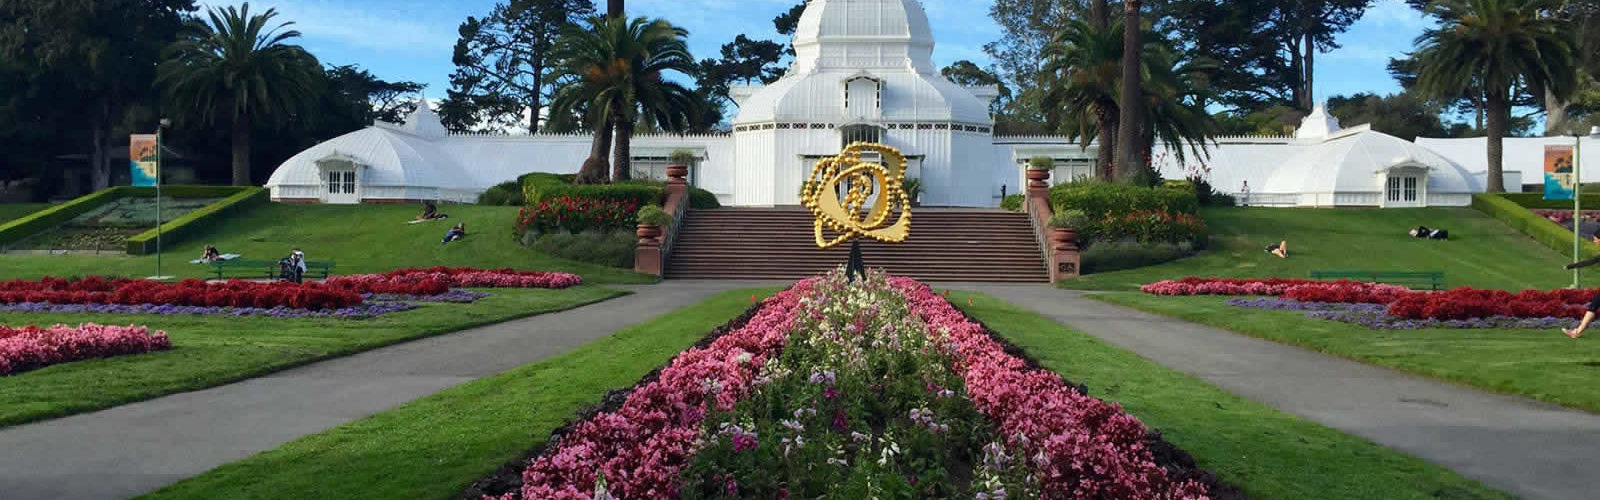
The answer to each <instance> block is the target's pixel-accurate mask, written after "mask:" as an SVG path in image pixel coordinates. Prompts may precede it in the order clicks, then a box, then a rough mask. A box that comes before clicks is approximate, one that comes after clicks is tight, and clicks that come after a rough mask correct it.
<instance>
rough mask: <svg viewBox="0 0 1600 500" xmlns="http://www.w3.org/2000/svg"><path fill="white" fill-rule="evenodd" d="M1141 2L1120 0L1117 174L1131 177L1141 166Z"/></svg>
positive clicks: (1138, 0)
mask: <svg viewBox="0 0 1600 500" xmlns="http://www.w3.org/2000/svg"><path fill="white" fill-rule="evenodd" d="M1142 3H1143V2H1141V1H1140V0H1123V2H1122V17H1123V21H1122V26H1123V29H1122V99H1121V100H1120V102H1118V103H1117V104H1118V105H1119V106H1120V107H1121V108H1122V118H1121V120H1120V123H1118V124H1117V125H1118V127H1117V159H1116V169H1117V175H1118V176H1119V177H1121V178H1122V179H1132V177H1133V176H1134V175H1136V174H1137V173H1138V172H1139V171H1140V170H1141V169H1140V168H1139V167H1138V165H1137V163H1138V162H1139V161H1140V156H1141V155H1140V154H1139V142H1140V141H1139V133H1140V130H1141V129H1142V127H1141V125H1140V123H1141V120H1140V119H1141V118H1142V117H1143V115H1144V110H1143V109H1140V108H1141V106H1140V105H1141V104H1143V102H1141V99H1142V98H1143V96H1144V85H1143V83H1144V78H1143V74H1142V73H1141V71H1140V69H1141V65H1142V63H1141V61H1140V59H1141V56H1142V55H1143V54H1142V53H1141V51H1142V50H1143V48H1144V41H1143V40H1141V38H1143V37H1142V36H1141V35H1142V34H1143V33H1142V32H1143V31H1144V30H1142V29H1140V26H1141V25H1140V23H1139V8H1140V6H1141V4H1142Z"/></svg>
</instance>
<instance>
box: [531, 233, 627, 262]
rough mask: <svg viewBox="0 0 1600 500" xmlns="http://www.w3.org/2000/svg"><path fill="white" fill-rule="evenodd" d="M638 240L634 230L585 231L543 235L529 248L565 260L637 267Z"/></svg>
mask: <svg viewBox="0 0 1600 500" xmlns="http://www.w3.org/2000/svg"><path fill="white" fill-rule="evenodd" d="M638 243H639V240H638V237H637V236H635V235H634V233H633V232H631V231H612V232H600V231H585V232H583V233H579V234H565V233H555V234H546V235H542V236H539V237H538V238H537V239H535V240H533V243H532V244H530V245H528V247H529V248H530V249H532V250H534V251H536V252H540V253H544V254H548V255H554V256H557V257H561V258H564V259H572V260H576V261H580V262H589V263H592V264H600V265H604V266H611V267H618V268H623V269H633V254H634V250H635V249H634V247H635V246H636V245H638Z"/></svg>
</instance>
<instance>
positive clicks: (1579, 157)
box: [1572, 127, 1600, 289]
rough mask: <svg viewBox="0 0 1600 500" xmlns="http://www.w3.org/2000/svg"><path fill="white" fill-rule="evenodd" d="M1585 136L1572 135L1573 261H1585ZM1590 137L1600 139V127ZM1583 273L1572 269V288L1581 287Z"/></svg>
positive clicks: (1575, 133) (1593, 128) (1576, 133)
mask: <svg viewBox="0 0 1600 500" xmlns="http://www.w3.org/2000/svg"><path fill="white" fill-rule="evenodd" d="M1583 137H1584V136H1583V134H1582V133H1579V132H1576V131H1575V132H1573V133H1572V143H1573V146H1572V261H1573V262H1579V261H1582V260H1583ZM1589 137H1600V127H1591V128H1590V129H1589ZM1581 274H1582V271H1581V270H1579V269H1577V268H1573V269H1572V288H1574V289H1576V288H1579V287H1580V286H1581V284H1580V283H1579V277H1580V275H1581Z"/></svg>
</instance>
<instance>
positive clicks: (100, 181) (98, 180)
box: [89, 125, 111, 191]
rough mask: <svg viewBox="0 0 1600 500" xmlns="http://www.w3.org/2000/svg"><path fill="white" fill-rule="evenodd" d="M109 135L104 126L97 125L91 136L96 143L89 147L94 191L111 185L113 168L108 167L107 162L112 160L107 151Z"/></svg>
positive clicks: (90, 172) (90, 181) (91, 183)
mask: <svg viewBox="0 0 1600 500" xmlns="http://www.w3.org/2000/svg"><path fill="white" fill-rule="evenodd" d="M107 135H109V134H107V133H106V129H105V128H104V127H101V126H99V125H95V127H94V134H93V137H92V138H91V140H93V141H94V144H91V145H90V149H89V185H90V186H92V187H93V188H94V189H93V190H94V191H99V190H101V189H105V188H108V187H111V169H110V168H108V167H106V162H108V161H109V160H110V158H109V156H110V155H108V154H107V152H106V150H107V149H109V148H107V147H106V139H107Z"/></svg>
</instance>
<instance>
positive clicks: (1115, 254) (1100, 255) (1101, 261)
mask: <svg viewBox="0 0 1600 500" xmlns="http://www.w3.org/2000/svg"><path fill="white" fill-rule="evenodd" d="M1192 254H1194V246H1193V245H1191V244H1189V243H1178V244H1172V243H1155V244H1148V245H1146V244H1141V243H1135V242H1122V241H1114V242H1108V243H1097V244H1095V245H1093V246H1090V247H1089V248H1087V249H1084V251H1083V255H1082V257H1083V272H1084V273H1086V274H1094V273H1106V272H1111V271H1121V270H1123V269H1137V268H1141V267H1145V266H1153V265H1156V264H1165V263H1167V262H1171V261H1174V260H1178V259H1181V258H1184V257H1188V256H1190V255H1192Z"/></svg>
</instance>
